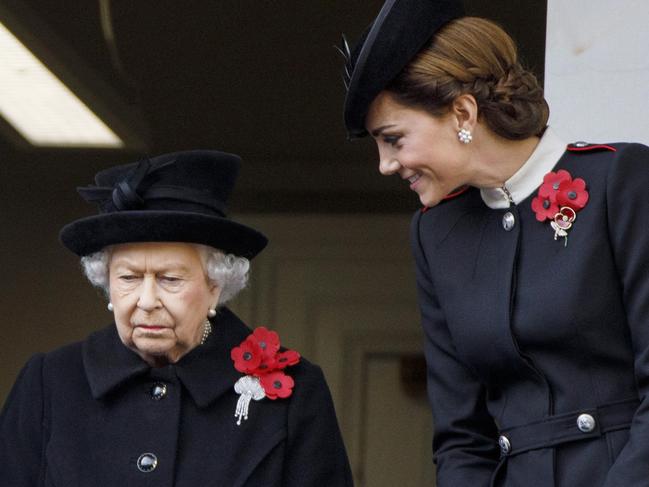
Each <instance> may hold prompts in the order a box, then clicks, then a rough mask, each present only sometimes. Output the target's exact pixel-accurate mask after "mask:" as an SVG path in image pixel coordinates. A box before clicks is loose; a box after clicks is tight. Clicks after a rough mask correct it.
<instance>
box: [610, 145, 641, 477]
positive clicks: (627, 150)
mask: <svg viewBox="0 0 649 487" xmlns="http://www.w3.org/2000/svg"><path fill="white" fill-rule="evenodd" d="M606 197H607V210H608V227H609V238H610V241H611V243H612V247H613V253H614V257H615V264H616V267H617V270H618V273H619V277H620V282H621V283H622V289H623V298H624V307H625V310H626V314H627V321H628V324H629V332H630V336H631V341H632V343H633V350H634V354H635V357H634V363H635V375H636V384H637V386H638V393H639V397H640V401H641V402H640V406H639V407H638V410H637V412H636V414H635V417H634V418H633V422H632V423H631V429H630V437H629V441H628V443H627V444H626V446H625V447H624V449H623V450H622V451H621V453H620V455H619V456H618V458H617V459H616V461H615V463H614V464H613V466H612V467H611V469H610V471H609V473H608V477H607V479H606V482H605V484H604V487H649V474H648V472H649V467H648V466H649V147H646V146H643V145H640V144H630V145H628V146H624V147H623V148H621V150H620V151H619V152H618V154H617V160H616V161H615V163H614V164H613V165H612V166H611V169H610V172H609V177H608V181H607V193H606Z"/></svg>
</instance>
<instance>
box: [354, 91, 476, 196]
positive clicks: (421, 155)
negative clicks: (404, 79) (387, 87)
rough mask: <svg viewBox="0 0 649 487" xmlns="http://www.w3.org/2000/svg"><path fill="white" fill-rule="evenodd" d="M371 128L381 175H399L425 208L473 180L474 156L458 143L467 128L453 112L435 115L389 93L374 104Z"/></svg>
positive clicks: (370, 117)
mask: <svg viewBox="0 0 649 487" xmlns="http://www.w3.org/2000/svg"><path fill="white" fill-rule="evenodd" d="M366 127H367V130H368V132H369V133H370V134H372V136H373V137H374V139H375V141H376V144H377V146H378V149H379V160H380V161H379V171H380V172H381V174H383V175H385V176H389V175H392V174H397V175H399V176H400V177H401V178H402V179H403V180H404V182H406V183H407V184H409V186H410V189H412V190H413V191H415V192H416V193H417V194H418V195H419V199H420V200H421V202H422V204H424V205H426V206H435V205H436V204H438V203H439V202H440V201H441V200H442V198H444V196H446V195H448V194H449V193H451V192H452V191H453V190H455V189H457V188H458V187H460V186H462V185H464V184H467V183H468V182H469V181H470V180H471V177H472V174H471V169H470V164H469V161H470V159H469V153H470V151H469V150H467V148H466V147H463V144H461V143H460V142H459V141H458V137H457V133H458V130H460V128H462V125H461V122H460V120H459V119H458V118H457V117H456V116H455V115H454V114H453V113H452V112H449V113H448V114H447V115H443V116H439V117H437V116H433V115H431V114H429V113H428V112H425V111H423V110H417V109H414V108H410V107H406V106H404V105H402V104H400V103H399V102H397V101H396V100H395V98H394V97H393V96H392V95H391V94H390V93H388V92H385V91H384V92H381V93H380V94H379V95H378V96H377V97H376V99H375V100H374V101H373V102H372V104H371V105H370V110H369V112H368V115H367V118H366Z"/></svg>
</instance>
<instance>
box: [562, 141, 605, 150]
mask: <svg viewBox="0 0 649 487" xmlns="http://www.w3.org/2000/svg"><path fill="white" fill-rule="evenodd" d="M567 149H568V150H569V151H570V152H594V151H601V150H608V151H612V152H617V149H616V148H615V147H613V146H611V145H606V144H587V143H586V142H575V143H574V144H568V147H567Z"/></svg>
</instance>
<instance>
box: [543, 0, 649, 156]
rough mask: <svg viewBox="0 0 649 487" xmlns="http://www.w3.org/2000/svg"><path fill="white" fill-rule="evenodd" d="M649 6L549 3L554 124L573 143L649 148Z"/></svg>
mask: <svg viewBox="0 0 649 487" xmlns="http://www.w3.org/2000/svg"><path fill="white" fill-rule="evenodd" d="M648 21H649V0H548V19H547V38H546V56H545V59H546V60H545V92H546V96H547V99H548V102H549V104H550V125H552V126H553V128H554V129H556V130H557V131H558V133H559V134H560V135H561V136H562V137H563V138H564V140H566V142H574V141H577V140H585V141H588V142H619V141H634V142H643V143H645V144H648V145H649V28H648V27H647V22H648Z"/></svg>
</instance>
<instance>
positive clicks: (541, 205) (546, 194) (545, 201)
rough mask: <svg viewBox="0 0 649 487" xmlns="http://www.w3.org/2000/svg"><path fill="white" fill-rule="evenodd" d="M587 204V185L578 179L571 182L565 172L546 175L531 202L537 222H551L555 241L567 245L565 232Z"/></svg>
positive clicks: (568, 174)
mask: <svg viewBox="0 0 649 487" xmlns="http://www.w3.org/2000/svg"><path fill="white" fill-rule="evenodd" d="M586 203H588V191H586V182H585V181H584V180H583V179H581V178H575V179H572V176H571V175H570V173H569V172H568V171H566V170H565V169H559V170H558V171H557V172H556V173H555V172H549V173H547V174H546V175H545V176H544V177H543V184H542V185H541V187H540V188H539V192H538V195H537V196H536V198H534V199H533V200H532V210H534V213H536V219H537V220H538V221H540V222H543V221H545V220H550V226H551V227H552V229H553V230H554V239H555V240H557V239H558V238H559V237H563V238H564V239H565V240H564V246H567V245H568V230H570V229H571V228H572V225H573V223H574V222H575V220H576V219H577V212H579V211H581V210H582V209H583V208H584V207H585V206H586Z"/></svg>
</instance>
